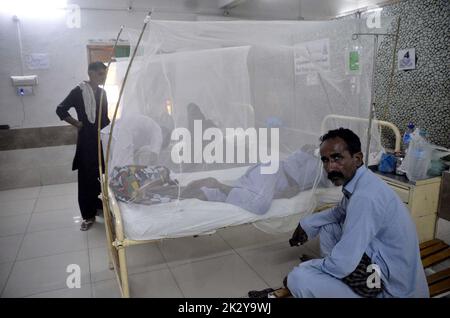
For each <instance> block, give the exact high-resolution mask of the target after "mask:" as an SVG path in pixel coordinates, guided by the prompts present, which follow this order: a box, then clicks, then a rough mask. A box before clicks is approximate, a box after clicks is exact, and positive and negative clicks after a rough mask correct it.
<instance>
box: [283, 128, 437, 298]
mask: <svg viewBox="0 0 450 318" xmlns="http://www.w3.org/2000/svg"><path fill="white" fill-rule="evenodd" d="M321 141H322V143H321V145H320V156H321V160H322V162H323V165H324V168H325V171H326V172H327V174H328V178H329V179H330V180H331V181H332V182H333V183H334V185H336V186H341V185H342V186H343V188H342V192H343V193H344V196H343V198H342V201H341V202H340V203H339V204H338V205H337V206H336V207H334V208H331V209H329V210H326V211H324V212H319V213H315V214H313V215H310V216H308V217H305V218H303V219H302V220H301V221H300V223H299V225H298V227H297V229H296V230H295V232H294V234H293V236H292V239H291V244H299V243H300V244H303V243H305V242H306V241H307V240H309V239H312V238H314V237H315V236H317V235H319V237H320V249H321V253H322V257H323V258H320V259H314V260H310V261H307V262H305V263H302V264H300V265H299V266H297V267H295V268H294V269H293V270H292V272H290V273H289V275H288V277H287V287H288V288H289V290H290V291H291V293H292V294H293V295H294V296H295V297H429V292H428V286H427V281H426V278H425V273H424V270H423V267H422V262H421V259H420V251H419V244H418V239H417V233H416V227H415V225H414V223H413V221H412V220H411V217H410V215H409V211H408V210H407V208H406V207H405V205H404V204H403V202H402V201H401V200H400V199H399V197H398V196H397V195H396V194H395V192H394V191H393V190H392V189H391V188H389V186H388V185H386V183H384V181H382V180H381V179H380V178H379V177H377V176H376V175H375V174H373V173H372V172H371V171H370V170H368V169H367V168H365V167H364V166H363V154H362V153H361V143H360V140H359V138H358V136H357V135H355V134H354V133H353V132H352V131H351V130H349V129H344V128H339V129H336V130H331V131H329V132H328V133H327V134H325V135H324V136H322V137H321Z"/></svg>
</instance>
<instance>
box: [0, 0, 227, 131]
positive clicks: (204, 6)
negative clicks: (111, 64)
mask: <svg viewBox="0 0 450 318" xmlns="http://www.w3.org/2000/svg"><path fill="white" fill-rule="evenodd" d="M13 1H14V0H11V1H10V2H13ZM70 3H75V4H78V5H79V6H80V7H81V28H68V27H67V25H66V14H65V12H62V11H61V15H60V16H58V17H48V18H45V19H43V18H35V17H34V18H33V17H30V16H23V15H21V12H18V13H17V15H18V17H19V21H18V22H15V21H13V18H12V14H11V13H9V12H4V10H0V96H1V98H0V124H3V125H10V126H11V127H12V128H30V127H45V126H54V125H63V124H65V123H64V122H61V121H60V120H59V118H58V117H57V116H56V114H55V109H56V106H57V105H58V103H59V102H61V101H62V100H63V99H64V97H65V96H66V95H67V94H68V93H69V91H70V89H72V88H73V87H74V86H75V85H76V84H78V83H79V82H80V81H82V80H83V79H86V78H87V74H86V69H87V49H86V45H87V44H88V41H89V40H90V39H100V40H105V39H114V38H115V37H116V35H117V32H118V30H119V28H120V25H122V24H124V25H125V26H126V27H129V28H135V29H141V27H142V24H143V19H144V17H145V15H146V12H147V10H149V9H153V10H154V13H153V15H152V17H153V18H154V19H176V20H196V16H197V15H198V14H201V15H213V14H218V15H220V14H221V13H222V11H221V10H219V9H218V6H217V3H216V1H209V0H171V1H164V0H156V1H149V0H148V1H145V0H140V1H126V0H94V1H87V0H78V1H70ZM129 3H132V7H133V9H132V10H131V11H130V12H127V10H126V8H127V6H128V4H129ZM17 23H19V27H20V31H21V37H22V48H23V55H26V54H29V53H47V54H48V55H49V59H50V67H49V68H48V69H44V70H29V69H27V67H26V66H25V68H24V74H37V75H38V77H39V84H38V85H37V86H36V87H35V91H34V95H33V96H24V97H22V101H23V104H22V101H21V98H20V97H18V96H17V95H16V92H15V89H14V88H13V87H12V85H11V81H10V76H11V75H22V74H21V62H20V54H19V41H18V32H17Z"/></svg>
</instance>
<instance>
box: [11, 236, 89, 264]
mask: <svg viewBox="0 0 450 318" xmlns="http://www.w3.org/2000/svg"><path fill="white" fill-rule="evenodd" d="M83 249H87V235H86V233H85V232H82V231H80V230H79V229H77V228H64V229H58V230H50V231H41V232H33V233H28V234H26V235H25V238H24V240H23V243H22V247H21V249H20V252H19V256H18V258H17V259H18V260H24V259H29V258H33V257H41V256H47V255H55V254H59V253H67V252H74V251H80V250H83Z"/></svg>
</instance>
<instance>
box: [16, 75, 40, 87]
mask: <svg viewBox="0 0 450 318" xmlns="http://www.w3.org/2000/svg"><path fill="white" fill-rule="evenodd" d="M11 82H12V85H13V86H35V85H37V84H38V77H37V75H24V76H11Z"/></svg>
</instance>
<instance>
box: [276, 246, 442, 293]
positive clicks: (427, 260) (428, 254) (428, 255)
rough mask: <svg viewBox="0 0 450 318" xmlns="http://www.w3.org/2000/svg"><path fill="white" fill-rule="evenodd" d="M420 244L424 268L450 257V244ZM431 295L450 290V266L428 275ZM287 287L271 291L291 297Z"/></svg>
mask: <svg viewBox="0 0 450 318" xmlns="http://www.w3.org/2000/svg"><path fill="white" fill-rule="evenodd" d="M419 246H420V257H421V259H422V265H423V268H424V269H425V268H429V267H431V266H433V265H436V264H439V263H440V262H443V261H445V260H446V259H449V258H450V246H448V245H447V244H445V243H444V242H443V241H441V240H438V239H435V240H431V241H427V242H424V243H422V244H420V245H419ZM427 282H428V288H429V290H430V297H435V296H438V295H441V294H443V293H446V292H448V291H450V267H449V268H446V269H444V270H441V271H439V272H436V273H434V274H431V275H429V276H427ZM291 296H292V295H291V293H290V292H289V290H288V289H287V288H279V289H276V290H275V291H273V292H272V293H271V297H273V298H287V297H291Z"/></svg>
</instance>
